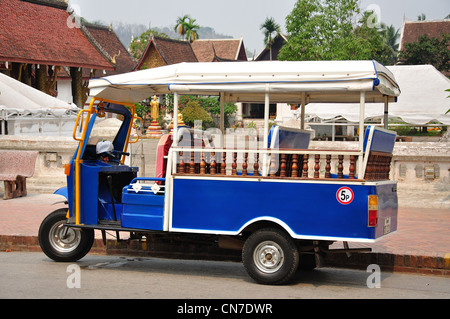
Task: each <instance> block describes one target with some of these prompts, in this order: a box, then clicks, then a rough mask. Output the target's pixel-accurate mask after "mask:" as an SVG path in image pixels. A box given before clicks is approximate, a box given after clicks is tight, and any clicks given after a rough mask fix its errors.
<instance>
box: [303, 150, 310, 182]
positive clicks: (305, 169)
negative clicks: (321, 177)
mask: <svg viewBox="0 0 450 319" xmlns="http://www.w3.org/2000/svg"><path fill="white" fill-rule="evenodd" d="M308 158H309V155H308V154H305V155H303V174H302V177H304V178H308Z"/></svg>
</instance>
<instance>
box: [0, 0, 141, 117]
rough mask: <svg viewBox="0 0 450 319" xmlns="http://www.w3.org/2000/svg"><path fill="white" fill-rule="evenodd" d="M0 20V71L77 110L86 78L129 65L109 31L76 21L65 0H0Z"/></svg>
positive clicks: (82, 100) (131, 64)
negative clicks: (75, 106) (74, 105)
mask: <svg viewBox="0 0 450 319" xmlns="http://www.w3.org/2000/svg"><path fill="white" fill-rule="evenodd" d="M0 16H1V19H0V72H2V73H4V74H6V75H8V76H11V77H12V78H14V79H17V80H19V81H21V82H23V83H25V84H27V85H30V86H32V87H34V88H36V89H38V90H40V91H43V92H45V93H47V94H50V95H52V96H55V97H59V98H62V99H63V100H65V101H66V102H72V103H74V104H76V105H77V106H78V107H81V108H82V107H83V106H84V104H85V102H86V99H87V97H88V89H87V82H88V80H89V78H91V77H94V76H101V75H110V74H115V73H123V72H128V71H131V70H132V68H133V67H134V62H133V60H132V58H131V56H130V55H129V53H128V51H127V50H126V48H125V47H123V45H122V44H120V41H119V40H118V39H117V37H116V36H115V34H114V32H113V31H111V30H110V29H108V28H106V27H105V28H103V27H99V26H92V25H87V24H83V23H81V21H80V19H79V18H78V17H76V16H75V13H74V12H73V10H72V9H71V8H70V6H69V5H68V3H67V1H65V0H3V1H2V4H1V5H0ZM114 38H115V39H114ZM118 42H119V43H118ZM119 62H120V63H119ZM60 91H61V94H60ZM60 95H61V96H60Z"/></svg>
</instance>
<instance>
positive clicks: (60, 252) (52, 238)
mask: <svg viewBox="0 0 450 319" xmlns="http://www.w3.org/2000/svg"><path fill="white" fill-rule="evenodd" d="M66 213H67V209H65V208H62V209H58V210H55V211H54V212H53V213H51V214H49V215H48V216H47V217H46V218H45V219H44V220H43V221H42V223H41V226H40V227H39V245H40V246H41V249H42V251H43V252H44V253H45V254H46V255H47V256H48V257H49V258H51V259H53V260H54V261H62V262H70V261H77V260H79V259H81V258H83V257H84V256H85V255H86V254H87V253H88V252H89V250H90V249H91V247H92V244H93V243H94V230H93V229H78V228H72V227H64V224H65V223H66V222H67V218H66ZM65 231H67V233H66V236H65V238H62V236H63V235H64V232H65Z"/></svg>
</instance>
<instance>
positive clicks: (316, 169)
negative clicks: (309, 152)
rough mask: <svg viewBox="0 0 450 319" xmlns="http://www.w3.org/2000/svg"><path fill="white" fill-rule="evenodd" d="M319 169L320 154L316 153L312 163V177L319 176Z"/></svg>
mask: <svg viewBox="0 0 450 319" xmlns="http://www.w3.org/2000/svg"><path fill="white" fill-rule="evenodd" d="M319 170H320V154H316V156H315V165H314V178H319Z"/></svg>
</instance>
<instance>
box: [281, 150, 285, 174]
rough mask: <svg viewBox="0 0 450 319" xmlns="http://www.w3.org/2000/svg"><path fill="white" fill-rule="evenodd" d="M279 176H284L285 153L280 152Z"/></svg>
mask: <svg viewBox="0 0 450 319" xmlns="http://www.w3.org/2000/svg"><path fill="white" fill-rule="evenodd" d="M280 177H286V154H281V165H280Z"/></svg>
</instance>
